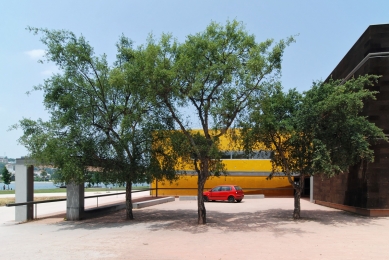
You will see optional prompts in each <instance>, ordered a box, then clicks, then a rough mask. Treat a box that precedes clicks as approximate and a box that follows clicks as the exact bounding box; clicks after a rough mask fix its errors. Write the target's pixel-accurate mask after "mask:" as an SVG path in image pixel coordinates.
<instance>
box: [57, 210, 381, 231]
mask: <svg viewBox="0 0 389 260" xmlns="http://www.w3.org/2000/svg"><path fill="white" fill-rule="evenodd" d="M134 214H135V217H136V219H134V220H125V218H124V216H125V210H121V211H117V212H114V213H111V214H109V215H105V216H101V217H97V218H93V219H87V220H83V221H74V222H67V221H63V222H60V223H55V224H54V225H58V226H59V227H60V229H62V230H74V229H90V230H94V229H100V228H120V227H125V226H136V225H143V227H144V228H145V229H147V230H151V231H160V230H166V231H184V232H188V233H192V234H197V233H206V232H208V231H209V230H210V229H216V230H218V231H219V232H222V233H234V232H271V233H273V235H275V236H283V235H286V234H291V233H293V234H296V235H302V234H304V233H309V232H308V231H305V230H304V223H307V222H314V223H317V224H319V225H325V226H335V227H337V226H339V227H341V226H346V225H359V226H361V225H377V223H375V218H371V217H364V216H359V215H356V214H353V213H349V212H344V211H339V210H328V209H326V210H304V211H302V212H301V216H302V218H301V219H299V220H294V219H293V218H292V211H291V210H286V209H268V210H262V211H256V212H236V213H225V212H220V211H215V210H208V211H207V224H206V225H198V224H197V218H196V217H197V210H192V209H191V210H189V209H178V210H161V209H155V208H148V209H140V210H134Z"/></svg>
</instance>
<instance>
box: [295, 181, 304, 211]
mask: <svg viewBox="0 0 389 260" xmlns="http://www.w3.org/2000/svg"><path fill="white" fill-rule="evenodd" d="M296 186H297V187H296V188H295V194H294V210H293V218H294V219H299V218H300V210H301V205H300V198H301V193H302V192H303V190H304V175H300V180H299V183H298V185H296Z"/></svg>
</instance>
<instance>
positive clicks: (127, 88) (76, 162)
mask: <svg viewBox="0 0 389 260" xmlns="http://www.w3.org/2000/svg"><path fill="white" fill-rule="evenodd" d="M29 30H30V31H32V32H34V33H35V34H41V35H42V37H41V41H42V42H43V43H44V44H45V45H46V47H47V50H46V54H45V58H46V61H48V62H52V63H54V64H55V65H57V67H58V68H59V69H60V71H61V73H58V74H55V75H53V76H52V77H50V78H49V79H46V80H45V81H44V83H43V84H42V85H39V86H36V87H34V89H35V90H40V91H43V93H44V104H45V107H46V109H47V111H48V112H49V114H50V120H49V121H48V122H43V121H42V120H40V119H39V120H36V121H34V120H30V119H23V120H21V121H20V123H19V127H21V128H22V130H23V132H24V135H23V136H22V137H21V138H20V140H19V141H20V143H21V144H23V145H24V146H25V147H26V148H27V149H28V151H29V152H30V156H31V157H32V158H33V159H35V160H36V161H37V163H39V164H42V165H51V166H53V167H54V168H57V176H59V177H60V180H59V181H60V182H76V183H84V182H85V181H86V180H89V179H88V178H89V175H90V174H92V177H93V181H94V182H97V183H100V182H104V183H120V184H126V185H127V187H130V188H131V183H140V182H146V181H148V182H149V181H150V180H151V179H152V178H154V172H153V171H150V170H148V168H149V167H150V165H151V159H152V158H153V156H155V153H157V152H155V151H153V142H154V136H153V133H154V132H155V131H159V130H161V129H164V130H165V129H166V124H165V122H164V121H163V120H164V118H166V116H164V110H163V109H159V108H158V107H153V106H151V103H150V102H148V96H149V95H150V93H148V92H147V91H148V88H146V87H145V85H146V83H147V78H146V77H145V74H144V73H142V71H143V70H144V69H145V68H144V67H145V62H144V61H145V59H144V52H143V51H142V50H141V49H133V48H132V43H131V41H130V40H128V39H127V38H125V37H124V36H122V37H121V38H120V39H119V42H118V44H117V49H118V55H117V61H116V62H115V63H114V64H113V66H110V65H108V63H107V59H106V57H105V55H102V56H100V57H97V56H95V54H94V51H93V48H92V47H91V46H90V45H89V43H88V42H87V41H86V40H85V38H84V37H82V36H81V37H76V36H75V35H74V34H73V33H72V32H69V31H56V30H47V29H37V28H29ZM15 127H17V126H15ZM165 160H169V158H165ZM153 166H154V169H155V165H153ZM168 166H169V167H173V166H174V162H169V164H168ZM158 174H161V172H159V173H158ZM163 175H164V177H166V178H167V179H172V178H174V177H175V171H174V168H173V169H170V170H169V171H167V170H165V171H163ZM128 191H129V193H128V201H129V202H130V203H131V197H130V196H131V193H130V192H131V190H130V189H129V190H128ZM127 210H128V216H127V217H128V218H132V208H131V206H130V204H128V208H127Z"/></svg>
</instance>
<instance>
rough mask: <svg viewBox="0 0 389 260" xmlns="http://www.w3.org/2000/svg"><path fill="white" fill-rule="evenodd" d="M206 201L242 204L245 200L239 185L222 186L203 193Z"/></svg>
mask: <svg viewBox="0 0 389 260" xmlns="http://www.w3.org/2000/svg"><path fill="white" fill-rule="evenodd" d="M203 196H204V201H213V200H228V202H231V203H232V202H235V200H236V201H237V202H241V201H242V199H243V198H244V194H243V190H242V188H241V187H239V186H237V185H220V186H216V187H215V188H213V189H211V190H209V191H204V192H203Z"/></svg>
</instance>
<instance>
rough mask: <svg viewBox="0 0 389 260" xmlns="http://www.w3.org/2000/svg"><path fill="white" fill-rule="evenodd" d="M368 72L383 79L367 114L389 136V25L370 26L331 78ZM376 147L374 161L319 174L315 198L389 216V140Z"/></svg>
mask: <svg viewBox="0 0 389 260" xmlns="http://www.w3.org/2000/svg"><path fill="white" fill-rule="evenodd" d="M366 74H374V75H380V76H381V78H380V79H379V81H378V83H377V84H375V85H374V86H373V87H371V88H370V89H371V90H375V91H379V93H378V94H377V96H376V98H377V99H376V100H370V101H368V102H366V103H365V107H364V111H363V114H364V115H366V116H367V117H368V119H369V121H370V122H373V123H375V124H376V125H377V126H378V127H380V128H382V129H383V131H384V133H385V134H386V135H388V134H389V24H383V25H371V26H369V27H368V28H367V29H366V31H365V32H364V33H363V34H362V36H361V37H360V38H359V39H358V40H357V42H356V43H355V44H354V46H352V48H351V49H350V50H349V52H348V53H347V54H346V55H345V56H344V58H343V59H342V60H341V61H340V63H339V64H338V66H336V68H335V69H334V70H333V71H332V73H331V74H330V76H329V77H328V79H329V78H333V79H342V80H347V79H349V78H351V77H358V76H359V75H366ZM328 79H327V80H328ZM372 148H373V149H374V152H375V160H374V162H373V163H366V162H360V163H359V164H358V165H354V166H353V167H350V170H349V172H348V173H344V174H340V175H338V176H335V177H333V178H330V179H326V178H322V177H321V176H315V177H314V178H313V179H314V181H313V200H314V201H315V202H316V203H318V204H322V205H326V206H330V207H335V208H339V209H344V210H348V211H351V212H356V213H359V214H363V215H367V216H389V143H385V142H379V143H378V144H377V145H374V146H373V147H372Z"/></svg>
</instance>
